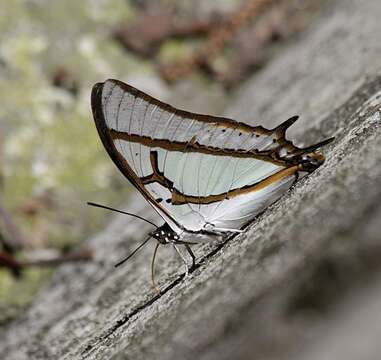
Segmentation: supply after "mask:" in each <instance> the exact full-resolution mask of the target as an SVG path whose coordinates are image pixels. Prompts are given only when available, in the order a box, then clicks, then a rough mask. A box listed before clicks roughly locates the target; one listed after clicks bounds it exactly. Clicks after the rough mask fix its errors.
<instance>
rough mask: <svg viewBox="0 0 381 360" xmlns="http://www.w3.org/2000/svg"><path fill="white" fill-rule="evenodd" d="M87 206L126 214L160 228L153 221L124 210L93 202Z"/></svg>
mask: <svg viewBox="0 0 381 360" xmlns="http://www.w3.org/2000/svg"><path fill="white" fill-rule="evenodd" d="M87 205H90V206H94V207H99V208H102V209H106V210H111V211H115V212H118V213H121V214H125V215H129V216H133V217H136V218H138V219H140V220H143V221H145V222H147V223H149V224H151V225H153V226H155V228H156V229H157V228H158V226H157V225H156V224H154V223H153V222H151V221H149V220H147V219H145V218H144V217H141V216H139V215H136V214H131V213H129V212H126V211H122V210H118V209H114V208H112V207H109V206H105V205H101V204H97V203H93V202H90V201H88V202H87Z"/></svg>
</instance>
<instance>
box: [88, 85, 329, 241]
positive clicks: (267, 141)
mask: <svg viewBox="0 0 381 360" xmlns="http://www.w3.org/2000/svg"><path fill="white" fill-rule="evenodd" d="M91 102H92V110H93V115H94V119H95V123H96V127H97V130H98V133H99V135H100V138H101V140H102V142H103V145H104V146H105V148H106V150H107V152H108V153H109V155H110V157H111V158H112V160H113V161H114V163H115V164H116V165H117V167H118V168H119V170H120V171H121V172H122V173H123V174H124V175H125V176H126V178H127V179H128V180H129V181H130V182H131V183H132V184H133V185H134V186H135V187H136V188H137V189H138V190H139V191H140V193H141V194H142V195H143V196H144V198H145V199H146V200H147V201H148V203H149V204H150V205H151V206H152V207H153V208H154V209H155V210H156V211H157V212H158V214H159V215H160V216H161V217H162V218H163V219H164V221H165V223H166V224H167V225H164V228H159V229H158V230H157V231H158V232H157V231H155V232H153V234H154V236H153V237H154V238H156V239H157V240H158V241H159V243H172V244H176V243H177V244H179V243H180V242H181V241H182V242H184V243H190V242H198V241H203V240H205V239H208V238H213V237H215V236H221V235H224V234H226V233H230V232H239V231H240V229H241V228H242V226H244V225H245V224H247V223H248V222H250V221H251V220H252V219H253V218H254V217H255V216H256V215H257V214H258V213H260V212H262V211H263V210H264V209H265V208H266V207H267V206H269V205H270V204H271V203H273V202H274V201H276V200H277V199H278V198H279V197H280V196H281V195H282V194H283V193H284V192H286V191H287V190H288V189H289V188H290V187H291V186H292V185H293V184H294V182H295V181H296V180H297V179H298V177H299V175H300V174H301V175H303V174H306V173H309V172H312V171H313V170H315V169H316V168H317V167H319V166H320V165H321V164H322V163H323V162H324V156H323V155H322V154H321V153H320V152H318V151H316V150H317V149H318V148H320V147H321V146H322V145H324V144H326V143H328V142H330V141H331V140H332V139H328V140H326V141H323V142H321V143H319V144H316V145H313V146H310V147H308V148H304V149H303V148H298V147H296V146H295V145H294V144H293V143H292V142H291V141H289V140H287V139H286V137H285V133H286V130H287V128H288V127H289V126H291V125H292V124H293V123H294V122H295V121H296V120H297V118H298V117H296V116H295V117H292V118H290V119H288V120H286V121H285V122H283V123H282V124H280V125H279V126H277V127H276V128H274V129H265V128H264V127H262V126H250V125H248V124H245V123H242V122H237V121H234V120H231V119H227V118H222V117H215V116H210V115H202V114H195V113H191V112H187V111H183V110H179V109H176V108H174V107H172V106H170V105H168V104H165V103H163V102H161V101H159V100H157V99H155V98H153V97H151V96H149V95H147V94H145V93H143V92H142V91H140V90H138V89H136V88H134V87H132V86H129V85H127V84H125V83H123V82H121V81H118V80H106V81H105V82H104V83H98V84H96V85H95V86H94V87H93V91H92V97H91ZM161 232H164V233H165V234H161ZM161 235H164V236H161ZM166 238H167V240H166Z"/></svg>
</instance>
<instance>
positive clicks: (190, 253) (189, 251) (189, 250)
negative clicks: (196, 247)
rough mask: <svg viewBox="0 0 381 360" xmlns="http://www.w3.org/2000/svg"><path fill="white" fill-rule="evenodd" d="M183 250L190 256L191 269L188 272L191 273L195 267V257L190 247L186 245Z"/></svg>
mask: <svg viewBox="0 0 381 360" xmlns="http://www.w3.org/2000/svg"><path fill="white" fill-rule="evenodd" d="M185 248H186V249H187V251H188V254H189V255H190V256H191V258H192V266H191V268H190V271H192V270H193V269H194V268H195V266H196V256H195V255H194V253H193V251H192V249H191V247H190V246H189V245H188V244H185Z"/></svg>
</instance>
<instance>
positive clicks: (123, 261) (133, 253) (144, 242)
mask: <svg viewBox="0 0 381 360" xmlns="http://www.w3.org/2000/svg"><path fill="white" fill-rule="evenodd" d="M150 239H151V235H150V236H148V238H147V239H145V240H144V241H143V242H142V243H141V244H140V245H139V246H138V247H137V248H136V249H135V250H134V251H133V252H132V253H131V254H130V255H128V256H127V257H126V258H125V259H123V260H121V261H119V262H118V263H116V264H115V265H114V267H118V266H120V265H122V264H124V263H125V262H126V261H127V260H128V259H130V258H132V257H133V256H134V255H135V254H136V253H137V252H138V251H139V250H140V249H141V248H142V247H143V246H144V245H145V244H147V242H148V240H150Z"/></svg>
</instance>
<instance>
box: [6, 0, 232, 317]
mask: <svg viewBox="0 0 381 360" xmlns="http://www.w3.org/2000/svg"><path fill="white" fill-rule="evenodd" d="M146 3H150V6H151V7H152V6H153V7H155V6H157V7H161V8H168V9H171V11H173V9H175V8H176V9H175V11H177V12H178V13H180V14H181V13H182V14H183V15H184V14H185V16H197V15H198V14H197V12H200V11H205V12H208V11H213V8H218V9H219V10H221V9H222V10H224V11H229V10H231V9H233V8H234V6H236V4H237V3H238V1H232V0H225V1H217V2H214V4H211V6H208V5H206V6H204V8H202V7H194V6H192V5H191V4H190V2H186V1H180V2H175V1H157V2H155V4H153V3H152V2H146ZM146 5H147V4H145V3H144V2H143V1H125V0H112V1H111V0H86V1H76V0H67V1H38V0H35V1H33V0H29V1H28V0H11V1H6V2H3V3H2V5H1V12H0V96H1V106H0V177H1V188H0V199H1V205H2V206H3V207H4V208H5V209H6V210H7V211H8V213H9V214H10V215H11V216H12V220H13V222H14V223H15V224H16V225H17V228H18V231H19V232H20V234H21V235H22V237H23V239H24V240H25V241H26V243H25V244H24V245H23V249H22V250H21V251H20V252H18V253H17V257H18V258H21V259H22V258H28V257H29V256H30V255H31V254H33V252H37V254H38V253H39V252H38V251H39V250H41V249H46V248H50V249H51V248H53V249H57V250H58V251H61V252H62V251H69V250H71V249H72V248H74V247H75V246H76V245H77V244H79V243H81V242H82V241H84V240H85V239H87V238H88V237H89V236H91V234H94V233H96V232H97V231H99V230H100V229H101V228H102V227H103V226H104V225H105V224H106V223H107V219H109V218H110V214H109V213H106V212H105V211H103V210H100V209H94V208H89V207H88V206H86V201H94V202H101V203H104V204H108V205H112V206H116V207H118V206H122V205H124V206H126V204H127V206H128V194H129V192H130V191H131V187H130V184H129V183H128V182H127V181H126V180H125V179H124V178H123V177H122V175H120V174H119V172H118V171H117V170H116V168H115V166H114V164H113V163H112V162H111V161H110V159H109V158H108V155H107V154H106V152H105V151H104V149H103V147H102V145H101V143H100V141H99V138H98V135H97V133H96V129H95V126H94V123H93V120H92V115H91V110H90V102H89V100H90V92H91V88H92V86H93V84H95V83H96V82H98V81H104V80H105V79H107V78H117V79H121V80H123V81H126V82H129V83H131V84H133V85H135V86H139V88H141V89H143V90H145V91H147V92H149V93H150V94H152V95H154V96H157V97H160V98H161V99H162V100H169V99H171V101H175V104H177V105H180V106H181V105H182V106H183V107H184V106H185V107H187V106H188V105H189V104H195V103H196V104H198V105H197V110H198V111H202V110H203V109H206V108H208V109H211V108H214V109H216V111H218V109H221V108H222V106H223V105H222V104H223V103H224V96H225V92H224V90H223V89H222V88H221V87H220V86H218V85H214V84H211V83H210V81H208V80H207V79H205V78H204V77H202V76H200V75H195V76H193V78H192V79H191V80H189V81H188V82H185V85H184V83H183V84H182V85H176V86H175V88H176V90H175V91H174V90H173V87H171V86H169V85H167V84H166V83H165V82H164V81H163V80H161V78H160V76H159V75H158V74H157V72H156V71H155V66H154V63H153V62H152V61H151V60H150V59H149V58H146V59H144V58H142V57H140V56H137V55H135V54H133V53H132V52H128V51H127V52H126V50H125V49H124V48H123V47H122V46H121V45H120V44H119V43H118V42H117V41H115V39H113V37H112V36H111V34H112V31H113V28H114V27H115V26H116V25H117V24H119V23H120V22H124V23H129V22H131V21H133V20H134V19H135V18H136V16H137V14H138V13H139V12H140V11H143V10H144V8H145V7H146ZM197 43H198V40H194V41H190V42H189V45H184V44H183V43H182V42H181V41H179V40H170V41H167V42H165V43H164V44H163V45H162V46H161V47H160V48H159V49H158V54H157V57H158V59H159V60H172V59H176V57H178V56H183V55H184V54H187V53H189V52H190V51H191V50H192V49H193V47H194V46H196V45H197ZM195 88H197V89H202V90H200V92H199V94H198V95H197V96H190V95H189V94H194V91H193V89H195ZM174 93H176V94H177V96H176V97H174V96H172V94H174ZM126 224H127V220H126ZM0 226H1V225H0ZM1 231H4V229H2V228H1V227H0V233H1ZM0 250H1V249H0ZM51 271H52V270H51V269H47V268H43V269H42V268H35V267H34V268H25V269H23V272H22V276H21V277H20V278H18V279H16V278H15V277H14V276H13V275H12V273H11V272H10V271H8V269H5V268H0V323H2V322H5V321H7V320H9V319H11V318H13V317H14V316H16V315H17V313H18V311H19V310H20V309H21V308H23V307H24V305H25V304H27V303H28V302H29V301H30V299H32V297H33V294H34V293H35V292H36V291H37V290H38V289H39V288H40V287H41V285H43V284H44V283H45V282H46V281H47V280H48V279H49V276H50V274H51Z"/></svg>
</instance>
